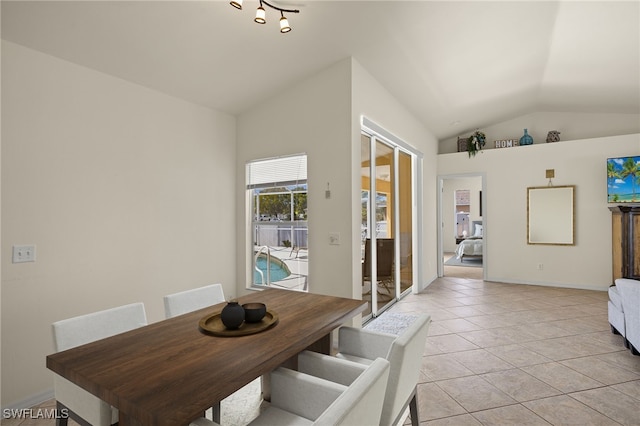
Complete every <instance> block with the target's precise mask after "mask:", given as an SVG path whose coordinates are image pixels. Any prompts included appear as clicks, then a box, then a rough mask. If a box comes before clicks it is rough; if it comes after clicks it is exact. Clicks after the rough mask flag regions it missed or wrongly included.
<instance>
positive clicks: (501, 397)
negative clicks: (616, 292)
mask: <svg viewBox="0 0 640 426" xmlns="http://www.w3.org/2000/svg"><path fill="white" fill-rule="evenodd" d="M445 273H446V271H445ZM390 312H406V313H409V314H415V313H419V312H426V313H430V314H431V316H432V324H431V327H430V332H429V337H428V338H427V344H426V347H425V350H424V357H423V362H422V375H421V379H420V383H419V385H418V406H419V412H420V420H421V425H456V426H457V425H460V426H464V425H481V424H482V425H549V424H552V425H618V424H621V425H640V356H633V355H631V353H630V352H629V351H628V350H627V349H625V348H624V346H623V341H622V338H621V337H620V336H616V335H613V334H612V333H611V331H610V328H609V323H608V321H607V293H606V292H604V291H589V290H576V289H564V288H553V287H540V286H528V285H515V284H504V283H492V282H485V281H482V280H481V279H475V278H451V277H444V278H440V279H438V280H436V281H435V282H434V283H432V284H431V285H430V286H429V287H428V288H427V289H426V291H424V292H423V293H421V294H418V295H410V296H407V297H406V298H404V299H403V300H402V301H400V302H399V303H398V304H397V305H395V306H394V307H393V308H391V310H390ZM405 424H408V422H405Z"/></svg>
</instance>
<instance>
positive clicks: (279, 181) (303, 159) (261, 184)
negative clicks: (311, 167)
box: [247, 154, 307, 189]
mask: <svg viewBox="0 0 640 426" xmlns="http://www.w3.org/2000/svg"><path fill="white" fill-rule="evenodd" d="M303 183H307V155H306V154H300V155H292V156H288V157H278V158H270V159H267V160H258V161H253V162H251V163H247V189H254V188H269V187H275V186H288V185H297V184H303Z"/></svg>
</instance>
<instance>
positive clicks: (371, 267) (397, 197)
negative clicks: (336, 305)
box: [361, 133, 415, 317]
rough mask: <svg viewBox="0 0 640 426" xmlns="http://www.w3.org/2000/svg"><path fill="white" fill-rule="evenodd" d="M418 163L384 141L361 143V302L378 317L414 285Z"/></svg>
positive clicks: (367, 136)
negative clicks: (415, 180)
mask: <svg viewBox="0 0 640 426" xmlns="http://www.w3.org/2000/svg"><path fill="white" fill-rule="evenodd" d="M413 162H414V158H413V155H412V154H411V153H410V152H407V151H405V150H403V149H401V148H400V147H399V146H397V145H394V144H392V143H391V142H389V141H387V140H384V139H383V138H381V137H378V136H375V135H371V134H367V133H363V134H362V137H361V181H362V187H361V202H362V225H361V258H362V298H363V300H366V301H368V302H369V304H368V310H367V312H366V314H367V317H371V316H376V315H377V314H378V313H380V312H381V311H383V310H384V309H386V308H387V307H389V306H390V305H391V304H392V303H394V302H395V301H396V300H398V298H400V296H401V295H402V294H403V293H404V292H406V291H409V290H410V289H411V286H412V285H413V280H414V274H413V271H414V265H413V262H414V259H413V252H414V250H413V245H414V241H415V238H414V235H413V232H414V225H413V223H414V220H415V217H414V208H413V206H414V199H415V198H414V184H413V182H414V167H413Z"/></svg>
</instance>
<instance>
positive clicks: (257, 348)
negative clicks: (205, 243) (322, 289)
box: [47, 289, 366, 426]
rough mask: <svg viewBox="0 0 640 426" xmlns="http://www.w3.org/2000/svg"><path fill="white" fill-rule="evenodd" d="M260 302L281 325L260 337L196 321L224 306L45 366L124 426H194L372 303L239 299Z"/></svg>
mask: <svg viewBox="0 0 640 426" xmlns="http://www.w3.org/2000/svg"><path fill="white" fill-rule="evenodd" d="M238 300H239V302H240V303H247V302H262V303H265V304H266V305H267V308H268V309H270V310H272V311H274V312H275V313H277V315H278V317H279V322H278V323H277V324H276V325H275V326H273V327H271V328H269V329H267V330H265V331H263V332H260V333H257V334H253V335H249V336H240V337H218V336H212V335H208V334H205V333H203V332H202V331H201V330H200V329H199V327H198V323H199V321H200V319H201V318H202V317H204V316H206V315H210V314H211V313H213V312H219V311H221V310H222V308H223V307H224V303H222V304H218V305H214V306H211V307H209V308H205V309H201V310H198V311H194V312H191V313H188V314H185V315H181V316H178V317H174V318H171V319H168V320H164V321H160V322H156V323H153V324H150V325H148V326H145V327H141V328H138V329H135V330H132V331H129V332H127V333H122V334H119V335H116V336H113V337H109V338H106V339H102V340H98V341H96V342H93V343H89V344H86V345H83V346H78V347H76V348H73V349H69V350H66V351H63V352H58V353H55V354H52V355H49V356H47V368H49V369H50V370H52V371H54V372H56V373H57V374H59V375H61V376H62V377H65V378H66V379H67V380H70V381H71V382H73V383H75V384H77V385H78V386H80V387H82V388H84V389H86V390H87V391H89V392H91V393H92V394H94V395H96V396H97V397H98V398H100V399H102V400H104V401H106V402H108V403H109V404H111V405H113V406H114V407H116V408H118V410H119V412H120V422H119V425H120V426H128V425H171V426H177V425H188V424H189V422H190V421H192V420H194V419H196V418H198V417H200V416H202V415H203V413H204V411H205V410H206V409H207V408H209V407H211V406H213V405H214V404H216V403H217V402H219V401H221V400H222V399H224V398H225V397H227V396H229V395H231V394H232V393H233V392H235V391H237V390H238V389H240V388H241V387H243V386H244V385H246V384H248V383H249V382H251V381H252V380H254V379H256V378H257V377H260V376H262V375H263V374H267V373H268V372H270V371H272V370H273V369H275V368H277V367H278V366H279V365H281V364H283V363H284V362H285V361H287V360H288V359H290V358H292V357H293V356H295V355H296V354H298V353H299V352H301V351H303V350H304V349H306V348H308V347H313V346H314V345H316V346H318V344H319V342H324V345H325V347H324V350H326V349H329V348H327V347H326V345H327V343H326V342H327V336H329V335H330V333H331V331H332V330H334V329H336V328H337V327H339V326H340V325H342V324H344V323H345V322H346V321H348V320H350V319H351V318H353V317H354V316H356V315H358V314H359V313H361V312H363V311H364V309H365V308H366V302H363V301H361V300H354V299H346V298H341V297H333V296H323V295H316V294H310V293H301V292H295V291H287V290H278V289H267V290H264V291H261V292H256V293H253V294H250V295H247V296H243V297H241V298H239V299H238Z"/></svg>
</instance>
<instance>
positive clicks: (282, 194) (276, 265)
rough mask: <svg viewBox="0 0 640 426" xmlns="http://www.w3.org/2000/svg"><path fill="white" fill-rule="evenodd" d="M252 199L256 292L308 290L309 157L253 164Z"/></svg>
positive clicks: (250, 177) (249, 185)
mask: <svg viewBox="0 0 640 426" xmlns="http://www.w3.org/2000/svg"><path fill="white" fill-rule="evenodd" d="M246 182H247V185H246V187H247V191H249V192H250V194H251V208H250V214H251V223H252V225H251V227H252V229H251V233H252V241H251V248H250V251H251V253H252V256H253V265H252V266H253V280H252V286H274V287H280V288H287V289H291V290H300V291H306V290H307V275H308V262H309V256H308V250H307V238H308V227H307V220H308V211H307V197H308V192H307V156H306V154H299V155H292V156H287V157H278V158H269V159H264V160H256V161H252V162H249V163H247V166H246Z"/></svg>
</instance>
